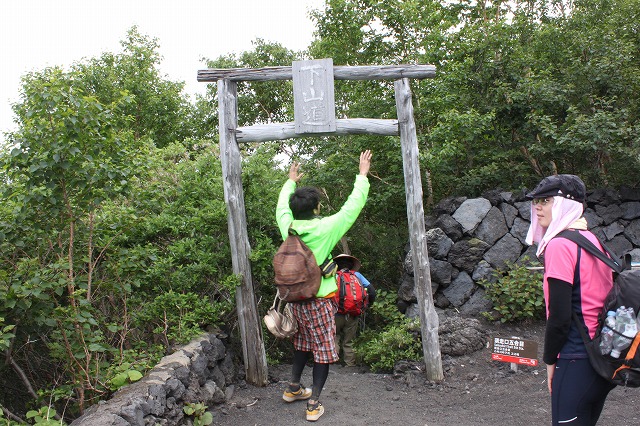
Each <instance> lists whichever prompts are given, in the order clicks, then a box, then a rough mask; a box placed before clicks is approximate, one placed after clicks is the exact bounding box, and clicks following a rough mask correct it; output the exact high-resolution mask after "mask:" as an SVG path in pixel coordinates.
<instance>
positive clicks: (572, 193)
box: [526, 175, 587, 203]
mask: <svg viewBox="0 0 640 426" xmlns="http://www.w3.org/2000/svg"><path fill="white" fill-rule="evenodd" d="M526 197H527V198H529V199H534V198H546V197H564V198H568V199H569V200H573V201H577V202H579V203H584V200H585V199H586V198H587V188H586V187H585V186H584V182H582V179H580V178H579V177H578V176H576V175H552V176H547V177H546V178H544V179H542V180H541V181H540V183H539V184H538V186H536V187H535V188H534V190H533V191H531V192H529V193H528V194H527V195H526Z"/></svg>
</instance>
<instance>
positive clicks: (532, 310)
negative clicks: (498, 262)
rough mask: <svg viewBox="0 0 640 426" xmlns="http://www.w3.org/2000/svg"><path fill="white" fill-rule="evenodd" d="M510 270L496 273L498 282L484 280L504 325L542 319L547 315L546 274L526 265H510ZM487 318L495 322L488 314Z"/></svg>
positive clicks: (482, 283) (494, 307)
mask: <svg viewBox="0 0 640 426" xmlns="http://www.w3.org/2000/svg"><path fill="white" fill-rule="evenodd" d="M507 268H508V270H507V271H502V270H496V271H495V272H494V276H495V277H496V278H497V281H496V282H489V281H486V280H483V281H481V282H480V283H479V284H480V285H482V286H484V288H485V289H486V292H487V297H488V298H489V299H490V300H491V302H492V303H493V309H494V310H495V311H496V312H497V314H498V315H499V318H500V321H501V322H515V321H522V320H528V319H538V318H540V317H542V315H543V314H544V295H543V292H542V274H541V273H540V272H536V271H531V270H529V269H527V267H526V266H524V265H518V266H513V265H507ZM484 315H485V317H487V318H489V319H492V318H491V317H492V316H491V314H490V313H487V312H485V313H484Z"/></svg>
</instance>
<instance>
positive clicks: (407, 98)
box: [394, 78, 444, 381]
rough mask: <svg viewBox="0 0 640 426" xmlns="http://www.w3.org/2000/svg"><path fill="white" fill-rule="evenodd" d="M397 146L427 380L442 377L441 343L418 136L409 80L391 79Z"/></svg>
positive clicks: (436, 379) (437, 379)
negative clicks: (400, 147)
mask: <svg viewBox="0 0 640 426" xmlns="http://www.w3.org/2000/svg"><path fill="white" fill-rule="evenodd" d="M394 88H395V92H396V109H397V111H398V127H399V128H400V145H401V146H402V164H403V168H404V186H405V196H406V200H407V219H408V222H409V241H410V245H411V258H412V260H413V271H414V273H413V279H414V282H415V289H416V290H415V291H416V298H417V299H418V312H419V314H420V332H421V334H422V352H423V355H424V362H425V365H426V375H427V379H429V380H434V381H440V380H442V379H444V375H443V372H442V359H441V357H440V344H439V342H438V326H439V324H438V314H437V313H436V309H435V307H434V305H433V294H432V293H431V272H430V271H429V252H428V250H427V236H426V231H425V225H424V206H423V204H422V196H423V194H422V179H421V176H420V161H419V158H418V136H417V134H416V123H415V120H414V118H413V102H412V101H411V88H410V86H409V79H407V78H403V79H401V80H396V81H395V82H394Z"/></svg>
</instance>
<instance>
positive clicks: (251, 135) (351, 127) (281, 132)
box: [236, 118, 400, 143]
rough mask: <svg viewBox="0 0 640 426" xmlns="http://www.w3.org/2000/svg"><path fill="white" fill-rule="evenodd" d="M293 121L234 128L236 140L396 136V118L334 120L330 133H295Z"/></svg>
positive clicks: (258, 140) (397, 132) (260, 140)
mask: <svg viewBox="0 0 640 426" xmlns="http://www.w3.org/2000/svg"><path fill="white" fill-rule="evenodd" d="M295 130H296V126H295V123H293V122H289V123H275V124H258V125H255V126H249V127H238V128H237V129H236V140H237V141H238V143H240V142H266V141H279V140H283V139H293V138H303V137H306V136H310V137H317V136H344V135H381V136H398V135H399V134H400V133H399V131H398V120H381V119H373V118H350V119H338V120H336V131H335V132H330V133H308V134H304V133H296V132H295Z"/></svg>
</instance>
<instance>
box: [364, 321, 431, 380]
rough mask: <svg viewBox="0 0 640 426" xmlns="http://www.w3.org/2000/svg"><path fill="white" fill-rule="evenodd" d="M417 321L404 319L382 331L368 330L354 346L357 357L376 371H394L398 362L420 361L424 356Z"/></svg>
mask: <svg viewBox="0 0 640 426" xmlns="http://www.w3.org/2000/svg"><path fill="white" fill-rule="evenodd" d="M415 328H416V324H415V321H413V320H410V319H404V321H403V322H401V323H399V324H398V323H394V324H391V325H389V326H387V327H385V328H384V329H383V330H382V331H380V332H378V331H376V330H373V329H371V330H367V331H365V332H364V333H362V335H361V336H360V337H359V338H358V340H357V342H356V344H354V350H355V352H356V356H357V357H358V358H359V359H360V360H361V361H362V362H363V363H365V364H366V365H368V366H369V367H370V368H371V369H372V370H374V371H392V370H393V367H394V366H395V365H396V363H397V362H398V361H402V360H418V359H420V357H421V356H422V346H421V342H420V338H419V337H418V338H417V337H416V334H415Z"/></svg>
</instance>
